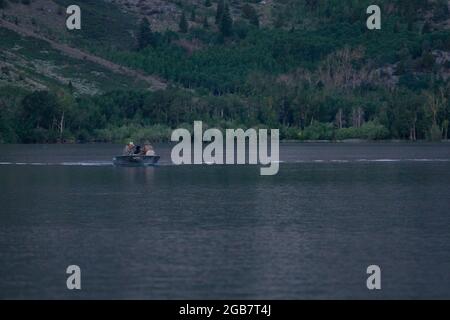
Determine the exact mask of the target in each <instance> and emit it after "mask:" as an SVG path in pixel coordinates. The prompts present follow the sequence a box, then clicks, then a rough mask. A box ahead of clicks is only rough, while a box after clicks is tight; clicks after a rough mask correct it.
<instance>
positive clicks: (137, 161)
mask: <svg viewBox="0 0 450 320" xmlns="http://www.w3.org/2000/svg"><path fill="white" fill-rule="evenodd" d="M159 159H160V156H118V157H115V158H114V159H113V163H114V165H115V166H121V167H149V166H154V165H156V164H157V163H158V161H159Z"/></svg>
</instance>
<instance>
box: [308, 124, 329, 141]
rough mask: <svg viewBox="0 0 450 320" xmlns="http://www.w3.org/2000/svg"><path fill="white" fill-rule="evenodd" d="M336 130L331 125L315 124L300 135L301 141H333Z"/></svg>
mask: <svg viewBox="0 0 450 320" xmlns="http://www.w3.org/2000/svg"><path fill="white" fill-rule="evenodd" d="M333 137H334V128H333V124H331V123H321V122H314V123H313V124H311V125H310V126H309V127H307V128H305V129H304V130H303V131H302V132H301V133H300V139H301V140H332V139H333Z"/></svg>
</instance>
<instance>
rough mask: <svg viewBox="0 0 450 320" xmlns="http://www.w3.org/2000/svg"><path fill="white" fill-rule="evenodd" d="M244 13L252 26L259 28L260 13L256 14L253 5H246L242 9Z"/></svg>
mask: <svg viewBox="0 0 450 320" xmlns="http://www.w3.org/2000/svg"><path fill="white" fill-rule="evenodd" d="M242 12H243V15H244V18H245V19H248V20H249V21H250V23H251V24H253V25H255V26H257V27H259V17H258V12H256V10H255V8H253V7H252V6H251V5H249V4H248V3H247V4H246V5H244V7H243V8H242Z"/></svg>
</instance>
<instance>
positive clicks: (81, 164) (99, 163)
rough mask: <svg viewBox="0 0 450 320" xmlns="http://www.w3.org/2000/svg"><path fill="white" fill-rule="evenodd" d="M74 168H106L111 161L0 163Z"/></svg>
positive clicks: (2, 164) (1, 164)
mask: <svg viewBox="0 0 450 320" xmlns="http://www.w3.org/2000/svg"><path fill="white" fill-rule="evenodd" d="M7 165H10V166H74V167H77V166H78V167H106V166H112V165H113V163H112V162H111V161H92V162H60V163H51V162H0V166H7Z"/></svg>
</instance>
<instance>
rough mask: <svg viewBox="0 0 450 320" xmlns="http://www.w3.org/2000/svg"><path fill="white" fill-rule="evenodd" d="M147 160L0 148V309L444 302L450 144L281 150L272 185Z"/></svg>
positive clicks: (268, 179) (253, 174)
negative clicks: (131, 302)
mask: <svg viewBox="0 0 450 320" xmlns="http://www.w3.org/2000/svg"><path fill="white" fill-rule="evenodd" d="M156 149H157V151H159V152H160V153H161V156H162V159H161V165H160V166H158V167H156V168H117V167H114V166H112V164H111V159H112V157H113V156H114V155H116V154H120V153H121V151H122V146H120V145H30V146H25V145H0V207H1V209H0V299H24V298H30V299H56V298H62V299H132V298H135V299H315V298H325V299H328V298H337V299H344V298H358V299H378V298H389V299H397V298H447V299H448V298H450V210H449V209H450V193H449V191H450V144H448V143H442V144H428V143H417V144H412V143H343V144H320V143H304V144H297V143H284V144H282V145H281V147H280V157H281V160H282V163H281V166H280V171H279V174H278V175H276V176H260V174H259V166H207V165H199V166H195V165H193V166H173V165H171V161H170V146H168V145H159V146H157V148H156ZM372 264H375V265H379V266H380V268H381V272H382V289H381V290H374V291H369V290H368V289H367V287H366V279H367V277H368V275H367V273H366V269H367V267H368V266H369V265H372ZM69 265H78V266H80V268H81V274H82V277H81V279H82V280H81V281H82V290H80V291H69V290H68V289H67V288H66V279H67V277H68V275H67V274H66V268H67V267H68V266H69Z"/></svg>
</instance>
